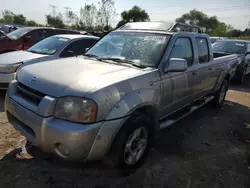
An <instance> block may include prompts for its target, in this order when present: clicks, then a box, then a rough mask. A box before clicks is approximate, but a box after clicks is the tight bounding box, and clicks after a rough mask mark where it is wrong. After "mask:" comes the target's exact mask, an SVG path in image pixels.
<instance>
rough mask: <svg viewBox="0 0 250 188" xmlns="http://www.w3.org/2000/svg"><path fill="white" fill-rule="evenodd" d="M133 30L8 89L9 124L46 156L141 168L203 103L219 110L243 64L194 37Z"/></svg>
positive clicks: (43, 67) (35, 71)
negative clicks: (160, 138) (157, 139)
mask: <svg viewBox="0 0 250 188" xmlns="http://www.w3.org/2000/svg"><path fill="white" fill-rule="evenodd" d="M166 30H168V28H166V27H165V26H164V24H163V23H161V22H160V23H158V22H153V23H151V22H149V23H128V24H126V25H125V26H123V27H121V28H119V29H117V30H115V31H113V32H111V33H109V34H107V35H106V36H104V37H103V38H102V39H101V40H100V41H99V42H97V43H96V44H95V45H94V46H93V47H92V48H91V49H89V50H88V51H87V53H86V55H85V56H78V57H70V58H66V59H60V60H53V61H49V62H45V63H42V64H33V65H30V66H27V67H24V68H23V69H21V71H20V72H19V73H18V74H17V77H16V79H17V80H14V81H12V83H11V84H10V86H9V89H8V92H7V95H6V99H5V108H6V113H7V117H8V119H9V122H10V123H11V124H12V125H13V126H14V127H15V128H16V129H17V130H18V131H20V133H21V134H23V135H24V136H25V137H26V138H27V140H28V141H30V142H32V143H33V144H34V145H35V146H38V147H40V148H41V149H42V150H43V151H45V152H48V153H53V154H55V155H57V156H59V157H61V158H64V159H67V160H81V161H90V160H100V159H105V160H104V161H106V162H108V164H112V165H113V166H115V167H120V168H135V167H138V166H140V165H141V164H142V162H143V161H144V158H145V157H146V155H147V153H148V151H149V148H150V145H151V143H152V141H153V140H154V135H155V133H156V132H157V131H158V130H160V129H162V128H165V127H168V126H170V125H172V124H173V123H175V122H176V121H178V120H180V119H182V118H183V117H185V116H186V115H188V114H190V113H191V112H193V111H195V110H196V109H198V108H199V107H201V106H203V105H204V104H206V103H208V102H211V104H212V105H213V106H214V107H217V108H219V107H221V105H222V104H223V101H224V99H225V95H226V92H227V90H228V87H229V84H230V79H231V78H232V76H233V74H234V72H235V69H236V66H237V64H238V60H237V56H236V55H227V56H224V54H219V53H217V54H216V56H218V57H214V55H213V53H212V50H211V44H210V39H209V37H208V36H207V35H205V34H198V33H195V32H192V33H191V32H171V31H166Z"/></svg>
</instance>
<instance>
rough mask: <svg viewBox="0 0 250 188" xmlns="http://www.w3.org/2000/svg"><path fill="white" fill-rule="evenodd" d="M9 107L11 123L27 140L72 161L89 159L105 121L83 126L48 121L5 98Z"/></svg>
mask: <svg viewBox="0 0 250 188" xmlns="http://www.w3.org/2000/svg"><path fill="white" fill-rule="evenodd" d="M5 108H6V114H7V117H8V120H9V122H10V123H11V124H12V125H13V126H14V127H15V129H17V130H18V131H19V132H20V133H21V134H22V135H23V136H25V137H26V138H27V140H29V141H31V142H32V143H33V144H34V145H36V146H38V147H39V148H41V149H42V150H43V151H45V152H48V153H54V154H56V155H58V156H60V157H62V158H64V159H68V160H85V159H86V158H87V157H88V155H89V152H90V150H91V148H92V145H93V143H94V141H95V139H96V137H97V134H98V131H99V129H100V127H101V126H102V123H101V122H100V123H96V124H91V125H82V124H78V123H72V122H68V121H64V120H59V119H56V118H53V117H48V118H44V117H41V116H39V115H37V114H35V113H34V112H32V111H30V110H28V109H26V108H24V107H22V106H21V105H19V104H18V103H16V102H15V101H14V100H12V99H11V98H9V97H8V96H6V99H5ZM62 148H63V149H62ZM65 150H67V151H65ZM66 153H68V154H66ZM88 158H89V157H88ZM89 160H91V159H90V158H89Z"/></svg>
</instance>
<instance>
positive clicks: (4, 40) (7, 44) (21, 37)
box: [0, 27, 88, 53]
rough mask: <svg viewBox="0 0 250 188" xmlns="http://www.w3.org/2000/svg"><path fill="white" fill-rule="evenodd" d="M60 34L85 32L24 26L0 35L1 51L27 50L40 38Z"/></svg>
mask: <svg viewBox="0 0 250 188" xmlns="http://www.w3.org/2000/svg"><path fill="white" fill-rule="evenodd" d="M58 34H83V35H88V33H86V32H82V31H72V30H66V29H56V28H49V27H24V28H20V29H17V30H15V31H12V32H10V33H9V34H4V35H2V36H0V53H5V52H11V51H16V50H26V49H28V48H29V47H31V46H33V45H34V44H36V43H37V42H39V41H40V40H43V39H45V38H47V37H50V36H52V35H58Z"/></svg>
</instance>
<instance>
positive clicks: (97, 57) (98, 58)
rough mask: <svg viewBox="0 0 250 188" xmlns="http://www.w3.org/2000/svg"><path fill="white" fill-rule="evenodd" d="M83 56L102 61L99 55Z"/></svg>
mask: <svg viewBox="0 0 250 188" xmlns="http://www.w3.org/2000/svg"><path fill="white" fill-rule="evenodd" d="M83 56H86V57H93V58H96V59H97V60H101V58H100V57H99V56H97V55H94V54H84V55H83Z"/></svg>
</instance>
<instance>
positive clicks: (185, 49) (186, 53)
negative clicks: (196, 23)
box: [170, 38, 194, 66]
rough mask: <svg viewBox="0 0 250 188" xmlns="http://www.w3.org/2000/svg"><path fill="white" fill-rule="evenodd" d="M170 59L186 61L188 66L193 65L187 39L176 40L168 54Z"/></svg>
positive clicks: (191, 51) (191, 50)
mask: <svg viewBox="0 0 250 188" xmlns="http://www.w3.org/2000/svg"><path fill="white" fill-rule="evenodd" d="M171 58H181V59H186V61H187V63H188V66H191V65H192V64H193V59H194V58H193V48H192V44H191V40H190V39H189V38H178V39H177V40H176V41H175V44H174V47H173V49H172V52H171V54H170V59H171Z"/></svg>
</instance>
